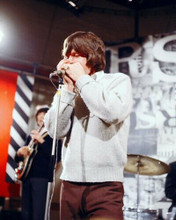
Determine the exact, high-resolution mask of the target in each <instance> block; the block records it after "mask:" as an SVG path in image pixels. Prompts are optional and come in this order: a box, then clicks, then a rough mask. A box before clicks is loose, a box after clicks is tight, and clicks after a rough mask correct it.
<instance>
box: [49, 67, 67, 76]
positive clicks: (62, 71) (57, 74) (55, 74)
mask: <svg viewBox="0 0 176 220" xmlns="http://www.w3.org/2000/svg"><path fill="white" fill-rule="evenodd" d="M65 73H66V71H65V70H64V69H62V70H55V71H54V72H52V73H50V74H49V78H51V77H53V76H58V77H60V76H62V75H64V74H65Z"/></svg>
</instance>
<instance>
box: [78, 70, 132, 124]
mask: <svg viewBox="0 0 176 220" xmlns="http://www.w3.org/2000/svg"><path fill="white" fill-rule="evenodd" d="M105 75H107V76H105V77H104V78H103V80H104V81H103V83H99V81H95V80H94V79H92V78H91V77H90V76H89V75H86V76H82V77H80V78H79V80H78V81H77V82H76V86H77V88H78V90H79V92H80V95H81V97H82V99H83V100H84V102H85V104H86V105H87V107H88V109H89V111H90V112H91V113H92V114H93V115H96V116H97V117H98V118H100V119H102V120H103V121H105V122H106V123H109V124H112V123H120V122H121V121H123V120H124V119H125V118H126V117H127V116H128V115H129V114H130V112H131V108H132V88H131V82H130V79H129V77H128V76H127V75H125V74H122V73H117V74H105ZM104 85H105V86H104Z"/></svg>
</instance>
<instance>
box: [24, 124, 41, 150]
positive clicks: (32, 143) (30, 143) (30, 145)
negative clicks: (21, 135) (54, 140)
mask: <svg viewBox="0 0 176 220" xmlns="http://www.w3.org/2000/svg"><path fill="white" fill-rule="evenodd" d="M43 127H44V122H42V124H41V125H40V127H39V128H38V130H37V131H38V132H40V131H41V130H42V128H43ZM36 142H37V141H36V140H35V139H34V138H32V139H31V141H30V142H29V144H28V148H29V149H31V148H32V147H33V145H34V144H35V143H36Z"/></svg>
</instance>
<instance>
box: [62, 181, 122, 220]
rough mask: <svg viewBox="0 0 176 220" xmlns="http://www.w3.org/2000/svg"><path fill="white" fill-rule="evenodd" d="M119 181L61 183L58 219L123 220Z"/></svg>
mask: <svg viewBox="0 0 176 220" xmlns="http://www.w3.org/2000/svg"><path fill="white" fill-rule="evenodd" d="M123 196H124V189H123V184H122V183H121V182H103V183H76V182H68V181H63V182H62V184H61V203H60V204H61V206H60V220H83V219H84V220H123V210H122V208H123Z"/></svg>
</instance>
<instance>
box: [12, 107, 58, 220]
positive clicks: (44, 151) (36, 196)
mask: <svg viewBox="0 0 176 220" xmlns="http://www.w3.org/2000/svg"><path fill="white" fill-rule="evenodd" d="M48 109H49V107H48V106H47V105H42V106H37V108H36V113H35V119H36V123H37V125H38V126H39V127H40V128H41V127H42V129H40V132H39V131H38V130H32V131H31V134H30V135H29V136H28V137H27V140H26V143H25V146H23V147H21V148H19V149H18V151H17V154H16V158H15V159H16V162H17V163H18V162H19V161H20V160H22V159H24V158H25V157H27V156H28V155H29V146H28V144H29V143H31V139H32V140H34V147H37V153H36V155H35V156H34V158H33V160H32V164H31V166H30V169H29V172H28V173H27V176H25V178H23V179H22V220H44V216H45V205H46V195H47V186H48V180H49V165H50V156H51V151H52V142H53V139H52V138H51V137H50V136H49V135H48V134H47V133H46V129H45V127H44V125H43V126H42V124H43V118H44V116H45V114H46V112H47V111H48ZM57 149H58V153H57V161H60V159H61V140H59V141H58V146H57Z"/></svg>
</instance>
